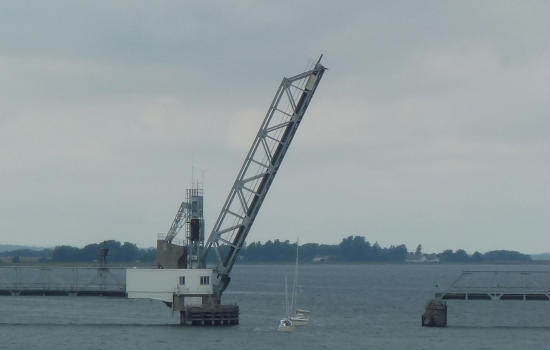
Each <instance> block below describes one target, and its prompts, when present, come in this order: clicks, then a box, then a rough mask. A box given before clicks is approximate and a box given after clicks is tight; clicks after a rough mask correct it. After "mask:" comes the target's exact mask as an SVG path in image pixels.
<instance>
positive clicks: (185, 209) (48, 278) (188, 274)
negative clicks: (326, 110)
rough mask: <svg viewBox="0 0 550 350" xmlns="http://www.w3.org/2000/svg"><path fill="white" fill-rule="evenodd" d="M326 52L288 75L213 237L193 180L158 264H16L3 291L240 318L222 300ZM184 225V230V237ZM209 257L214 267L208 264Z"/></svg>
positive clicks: (0, 282)
mask: <svg viewBox="0 0 550 350" xmlns="http://www.w3.org/2000/svg"><path fill="white" fill-rule="evenodd" d="M321 58H322V55H321V57H319V59H318V61H317V63H315V64H314V65H313V66H312V68H311V69H308V70H307V71H305V72H303V73H300V74H297V75H294V76H291V77H290V78H283V80H282V82H281V84H280V85H279V87H278V89H277V92H276V93H275V97H274V98H273V101H272V103H271V105H270V106H269V108H268V110H267V114H266V115H265V118H264V120H263V122H262V123H261V126H260V129H259V131H258V133H257V134H256V137H255V138H254V141H253V142H252V146H251V147H250V150H249V151H248V153H247V154H246V157H245V159H244V162H243V164H242V166H241V168H240V170H239V172H238V174H237V178H236V179H235V182H234V184H233V186H232V187H231V189H230V191H229V195H228V196H227V199H226V200H225V203H224V204H223V206H222V209H221V211H220V213H219V215H218V218H217V220H216V222H215V224H214V227H213V229H212V232H211V233H210V235H209V236H208V239H207V240H206V241H205V234H204V217H203V192H202V189H201V188H200V186H198V185H194V186H192V188H191V189H188V190H187V191H186V199H185V200H184V201H183V202H182V203H181V205H180V206H179V208H178V211H177V214H176V216H175V218H174V220H173V222H172V225H171V226H170V229H169V230H168V232H167V233H166V234H161V235H159V237H158V239H157V268H149V269H142V268H139V269H138V268H132V269H125V270H124V271H121V270H115V269H108V268H107V267H105V266H100V267H99V268H94V269H88V270H86V269H82V268H76V267H71V268H67V269H64V268H56V267H45V268H42V267H40V268H38V267H28V268H21V267H19V268H14V267H10V268H6V270H0V294H1V293H4V294H7V295H77V296H78V295H104V296H107V295H110V296H127V297H128V298H149V299H156V300H161V301H163V302H164V303H165V304H166V305H168V306H170V307H171V308H172V310H174V311H177V312H180V323H181V324H182V325H233V324H238V322H239V307H238V305H224V304H222V294H223V292H224V290H225V289H226V288H227V286H228V285H229V282H230V280H231V277H230V276H231V270H232V268H233V265H234V264H235V262H236V260H237V257H238V254H239V251H240V250H241V248H242V247H243V245H244V242H245V239H246V237H247V235H248V234H249V232H250V229H251V227H252V225H253V223H254V220H255V218H256V215H257V214H258V212H259V210H260V207H261V206H262V203H263V201H264V199H265V197H266V195H267V193H268V191H269V188H270V187H271V184H272V183H273V180H274V178H275V176H276V175H277V171H278V170H279V167H280V166H281V164H282V162H283V159H284V157H285V154H286V152H287V151H288V148H289V146H290V144H291V142H292V140H293V138H294V135H295V134H296V131H297V130H298V127H299V126H300V123H301V121H302V118H303V117H304V115H305V113H306V110H307V108H308V106H309V104H310V102H311V100H312V98H313V95H314V94H315V91H316V90H317V86H318V85H319V83H320V81H321V78H322V77H323V74H324V73H325V71H326V68H325V67H324V66H323V65H322V64H321ZM180 231H183V232H184V234H183V239H180V240H179V241H178V240H177V239H176V236H177V235H178V233H180ZM209 256H210V257H211V258H212V257H213V258H214V260H215V262H216V263H215V267H209V266H207V264H206V261H207V257H209ZM2 276H4V277H2ZM60 276H64V277H60ZM83 276H86V277H85V278H83ZM121 281H124V282H123V283H122V282H121Z"/></svg>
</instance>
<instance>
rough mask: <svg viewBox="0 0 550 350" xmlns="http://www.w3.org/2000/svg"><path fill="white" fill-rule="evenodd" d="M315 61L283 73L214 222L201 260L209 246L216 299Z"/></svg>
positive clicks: (309, 87) (314, 79) (314, 81)
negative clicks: (287, 74)
mask: <svg viewBox="0 0 550 350" xmlns="http://www.w3.org/2000/svg"><path fill="white" fill-rule="evenodd" d="M321 57H322V56H321ZM320 61H321V58H319V61H318V62H317V64H315V66H314V67H313V68H312V69H311V70H308V71H306V72H304V73H301V74H298V75H295V76H293V77H291V78H283V81H282V82H281V84H280V85H279V88H278V89H277V93H276V94H275V97H274V98H273V102H272V103H271V106H270V107H269V109H268V111H267V114H266V116H265V119H264V121H263V122H262V125H261V127H260V130H259V131H258V134H257V135H256V138H255V139H254V142H253V143H252V146H251V147H250V151H249V152H248V154H247V156H246V158H245V160H244V163H243V165H242V167H241V169H240V171H239V173H238V175H237V178H236V180H235V183H234V184H233V187H232V188H231V190H230V192H229V195H228V196H227V199H226V201H225V204H224V205H223V208H222V210H221V212H220V215H219V216H218V219H217V220H216V222H215V224H214V227H213V229H212V232H211V234H210V236H209V238H208V241H207V243H206V246H205V249H204V251H203V253H202V255H201V261H202V265H203V266H205V260H206V256H207V255H208V253H209V251H210V250H213V251H214V253H215V256H216V259H217V260H216V261H217V266H216V269H215V271H216V272H217V276H218V278H217V281H216V284H215V286H214V290H215V293H216V296H217V297H218V299H219V298H220V297H221V293H222V292H223V290H224V289H225V288H226V287H227V285H228V284H229V273H230V272H231V269H232V267H233V264H234V263H235V261H236V259H237V255H238V253H239V250H240V249H241V248H242V246H243V244H244V241H245V239H246V236H247V235H248V232H249V231H250V228H251V226H252V224H253V222H254V219H255V218H256V215H257V214H258V210H259V209H260V206H261V205H262V202H263V200H264V199H265V196H266V194H267V192H268V190H269V187H270V186H271V183H272V182H273V179H274V178H275V175H276V174H277V170H278V169H279V166H280V165H281V162H282V161H283V158H284V156H285V154H286V151H287V150H288V147H289V145H290V143H291V142H292V139H293V137H294V135H295V133H296V130H297V129H298V126H299V125H300V122H301V121H302V118H303V116H304V114H305V112H306V110H307V107H308V105H309V103H310V101H311V99H312V97H313V95H314V93H315V90H316V89H317V86H318V84H319V82H320V81H321V78H322V76H323V73H324V72H325V70H326V68H325V67H324V66H323V65H321V63H320Z"/></svg>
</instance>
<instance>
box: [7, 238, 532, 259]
mask: <svg viewBox="0 0 550 350" xmlns="http://www.w3.org/2000/svg"><path fill="white" fill-rule="evenodd" d="M104 246H105V247H106V248H108V249H109V253H108V256H107V261H108V262H127V263H134V262H146V263H147V262H150V263H153V262H154V261H155V258H156V249H155V248H138V247H137V246H136V245H135V244H134V243H130V242H124V243H121V242H118V241H114V240H110V241H105V242H100V243H93V244H88V245H86V246H85V247H83V248H77V247H72V246H68V245H61V246H57V247H55V248H53V249H43V250H31V249H19V250H14V251H8V252H1V253H0V257H1V256H5V257H13V258H17V259H13V260H12V261H13V262H18V261H19V257H39V258H41V261H52V262H94V261H98V260H99V252H100V250H101V248H102V247H104ZM299 252H300V253H299V258H300V261H301V262H302V263H309V262H316V261H323V262H335V263H355V262H365V263H368V262H388V263H402V262H405V260H406V259H407V257H408V256H410V255H415V256H419V255H422V252H421V246H420V245H419V246H418V248H417V249H416V251H415V252H414V253H409V252H408V250H407V247H406V246H405V245H404V244H401V245H397V246H393V245H392V246H390V247H386V248H383V247H381V246H380V245H379V244H378V243H374V244H371V243H370V242H369V241H367V239H366V238H365V237H363V236H349V237H346V238H344V239H343V240H342V241H341V242H340V243H339V244H337V245H330V244H318V243H306V244H302V245H300V247H299ZM213 255H214V254H209V257H208V260H207V261H208V262H209V263H214V262H215V259H214V258H215V257H214V256H213ZM429 256H430V257H431V258H433V257H437V258H439V261H440V262H441V263H526V262H530V261H531V260H532V259H531V257H530V256H529V255H525V254H521V253H519V252H517V251H508V250H494V251H490V252H487V253H484V254H482V253H479V252H475V253H474V254H472V255H469V254H468V253H466V251H465V250H463V249H458V250H456V251H453V250H450V249H448V250H445V251H443V252H442V253H439V254H429ZM295 258H296V243H291V242H290V241H288V240H287V241H280V240H278V239H276V240H273V241H271V240H269V241H267V242H265V243H261V242H253V243H251V244H248V245H246V246H245V247H243V249H241V251H240V254H239V262H244V263H280V262H293V261H294V260H295Z"/></svg>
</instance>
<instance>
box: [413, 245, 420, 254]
mask: <svg viewBox="0 0 550 350" xmlns="http://www.w3.org/2000/svg"><path fill="white" fill-rule="evenodd" d="M414 255H416V256H420V255H422V244H419V245H418V246H417V247H416V250H415V252H414Z"/></svg>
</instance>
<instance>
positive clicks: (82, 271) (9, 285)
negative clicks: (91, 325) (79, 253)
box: [0, 266, 126, 297]
mask: <svg viewBox="0 0 550 350" xmlns="http://www.w3.org/2000/svg"><path fill="white" fill-rule="evenodd" d="M125 281H126V268H108V267H51V266H46V267H45V266H4V267H0V295H21V296H30V295H44V296H116V297H124V296H126V284H125Z"/></svg>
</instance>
